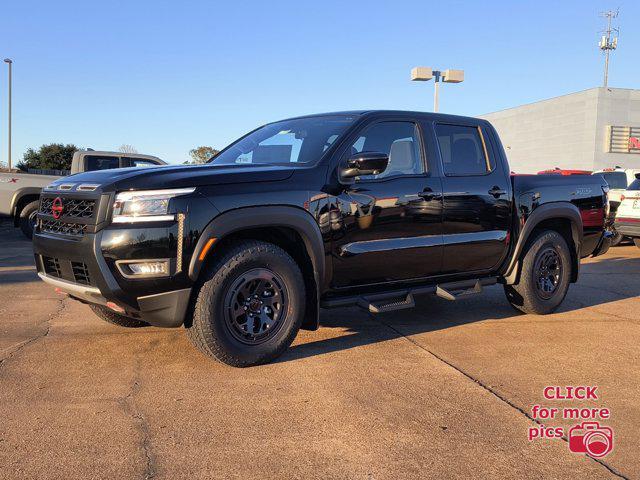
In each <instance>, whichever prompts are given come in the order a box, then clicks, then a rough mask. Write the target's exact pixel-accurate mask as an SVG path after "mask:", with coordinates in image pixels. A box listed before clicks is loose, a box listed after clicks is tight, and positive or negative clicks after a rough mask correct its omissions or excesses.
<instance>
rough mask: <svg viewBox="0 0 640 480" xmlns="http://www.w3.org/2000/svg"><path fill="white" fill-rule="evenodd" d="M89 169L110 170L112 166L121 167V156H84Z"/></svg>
mask: <svg viewBox="0 0 640 480" xmlns="http://www.w3.org/2000/svg"><path fill="white" fill-rule="evenodd" d="M84 159H85V162H86V165H87V168H86V170H87V171H92V170H109V169H111V168H118V167H120V158H119V157H110V156H102V155H87V156H86V157H84Z"/></svg>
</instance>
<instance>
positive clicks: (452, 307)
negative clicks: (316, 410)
mask: <svg viewBox="0 0 640 480" xmlns="http://www.w3.org/2000/svg"><path fill="white" fill-rule="evenodd" d="M614 253H615V251H614ZM639 274H640V256H639V257H636V258H633V257H621V256H615V257H604V258H602V259H599V260H598V261H593V262H590V263H588V264H585V265H583V266H582V271H581V274H580V279H579V280H578V283H576V284H572V285H571V287H570V288H569V293H568V295H567V298H566V299H565V301H564V302H563V303H562V305H561V306H560V308H559V309H558V310H557V312H556V313H558V314H562V313H568V312H572V311H576V310H580V309H582V308H588V307H595V306H598V305H602V304H607V303H611V302H617V301H621V300H625V299H627V298H633V297H637V296H640V282H638V281H637V278H638V275H639ZM605 277H606V278H605ZM523 316H524V314H523V313H520V312H518V311H516V310H515V309H513V308H512V307H511V305H509V303H508V302H507V300H506V298H505V296H504V293H503V288H502V286H499V285H497V286H493V287H490V288H487V289H485V291H484V292H483V293H482V294H480V295H476V296H473V297H468V298H466V299H463V300H459V301H456V302H450V301H447V300H443V299H441V298H438V297H436V296H435V295H429V296H423V297H417V298H416V307H415V308H413V309H407V310H400V311H397V312H393V313H386V314H380V315H373V314H369V313H368V312H366V311H364V310H360V309H358V308H356V307H353V308H341V309H333V310H322V311H321V317H320V325H321V330H319V331H318V332H308V333H306V334H304V333H303V335H304V337H306V339H308V340H310V341H308V342H306V343H296V344H294V345H292V346H291V347H290V348H289V350H288V351H287V352H286V353H285V354H284V355H283V356H282V357H281V358H280V359H279V360H277V362H289V361H293V360H300V359H304V358H308V357H313V356H316V355H323V354H330V353H334V352H339V351H343V350H349V349H353V348H357V347H361V346H365V345H370V344H373V343H377V342H383V341H387V340H393V339H396V338H399V337H401V336H411V335H418V334H422V333H428V332H433V331H437V330H444V329H448V328H453V327H458V326H462V325H467V324H471V323H475V322H483V321H491V320H503V319H508V318H516V319H517V318H520V317H523ZM533 318H535V317H533ZM559 321H562V320H559ZM327 329H329V332H327V331H326V330H327ZM323 330H324V332H323ZM331 330H334V332H332V331H331ZM400 332H401V333H400ZM323 333H324V334H323ZM314 335H318V336H320V335H322V336H323V337H324V338H322V339H321V340H315V341H314V340H313V337H314Z"/></svg>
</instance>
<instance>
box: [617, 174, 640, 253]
mask: <svg viewBox="0 0 640 480" xmlns="http://www.w3.org/2000/svg"><path fill="white" fill-rule="evenodd" d="M620 200H621V201H620V204H619V206H618V211H617V213H616V218H615V223H614V225H615V229H616V231H617V232H618V233H619V234H621V235H624V236H626V237H630V238H632V239H633V242H634V243H635V244H636V247H638V248H640V173H636V176H635V178H634V180H633V182H631V184H630V185H629V187H628V188H627V189H626V190H625V191H624V193H623V194H622V195H621V197H620Z"/></svg>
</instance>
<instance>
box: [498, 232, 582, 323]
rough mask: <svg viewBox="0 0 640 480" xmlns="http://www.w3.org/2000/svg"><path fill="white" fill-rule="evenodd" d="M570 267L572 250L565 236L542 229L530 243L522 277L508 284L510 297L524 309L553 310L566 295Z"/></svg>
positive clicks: (527, 311) (517, 307)
mask: <svg viewBox="0 0 640 480" xmlns="http://www.w3.org/2000/svg"><path fill="white" fill-rule="evenodd" d="M571 270H572V262H571V252H570V251H569V247H568V245H567V242H566V241H565V239H564V238H563V237H562V235H560V234H559V233H558V232H556V231H553V230H545V231H542V232H540V233H539V234H538V235H537V236H536V237H535V238H534V239H533V240H532V241H531V242H530V243H529V244H528V248H527V250H526V252H525V254H524V257H523V259H522V270H521V272H520V281H519V282H518V283H517V284H514V285H505V287H504V290H505V293H506V295H507V299H508V300H509V302H510V303H511V305H512V306H513V307H514V308H516V309H517V310H520V311H521V312H524V313H535V314H538V315H545V314H547V313H551V312H553V311H555V310H556V309H557V308H558V307H559V306H560V304H561V303H562V301H563V300H564V297H565V296H566V295H567V291H568V290H569V281H570V279H571Z"/></svg>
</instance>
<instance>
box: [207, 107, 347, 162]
mask: <svg viewBox="0 0 640 480" xmlns="http://www.w3.org/2000/svg"><path fill="white" fill-rule="evenodd" d="M354 120H355V117H353V116H347V115H327V116H318V117H308V118H299V119H294V120H285V121H283V122H276V123H271V124H269V125H265V126H264V127H262V128H259V129H258V130H256V131H255V132H253V133H250V134H249V135H247V136H246V137H244V138H243V139H241V140H239V141H238V142H236V143H235V144H233V145H232V146H231V147H229V148H228V149H226V150H225V151H223V152H221V153H219V154H218V155H216V156H215V157H213V158H212V159H211V162H210V163H213V164H214V165H229V164H243V163H248V164H255V163H265V164H266V163H269V164H274V163H275V164H278V163H308V162H314V161H316V160H318V159H319V158H320V157H321V156H322V154H323V153H324V151H325V150H327V148H329V146H330V145H331V144H332V143H333V142H335V141H336V139H337V138H338V137H339V136H340V135H342V134H343V133H344V132H345V131H346V130H347V128H348V127H349V126H350V125H351V124H352V123H353V121H354Z"/></svg>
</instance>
